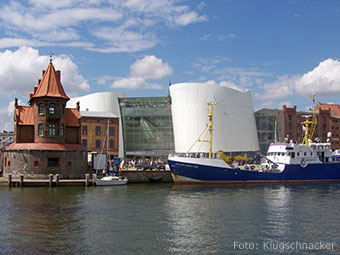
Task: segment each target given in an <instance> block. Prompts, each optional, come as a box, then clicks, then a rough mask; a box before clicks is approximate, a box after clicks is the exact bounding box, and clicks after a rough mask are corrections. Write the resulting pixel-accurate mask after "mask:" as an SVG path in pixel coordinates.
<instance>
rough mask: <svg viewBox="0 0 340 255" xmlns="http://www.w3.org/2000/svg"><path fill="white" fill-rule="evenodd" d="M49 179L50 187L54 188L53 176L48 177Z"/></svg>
mask: <svg viewBox="0 0 340 255" xmlns="http://www.w3.org/2000/svg"><path fill="white" fill-rule="evenodd" d="M48 179H49V181H50V182H49V185H50V186H52V185H53V174H49V175H48Z"/></svg>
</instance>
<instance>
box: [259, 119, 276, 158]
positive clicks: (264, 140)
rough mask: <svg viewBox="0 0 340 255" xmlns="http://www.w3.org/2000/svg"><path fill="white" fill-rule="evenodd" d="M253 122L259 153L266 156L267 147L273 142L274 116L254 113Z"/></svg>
mask: <svg viewBox="0 0 340 255" xmlns="http://www.w3.org/2000/svg"><path fill="white" fill-rule="evenodd" d="M255 120H256V127H257V134H258V139H259V146H260V153H261V154H263V155H266V154H267V150H268V148H269V145H270V144H271V143H273V142H275V122H276V116H274V115H267V114H261V113H255Z"/></svg>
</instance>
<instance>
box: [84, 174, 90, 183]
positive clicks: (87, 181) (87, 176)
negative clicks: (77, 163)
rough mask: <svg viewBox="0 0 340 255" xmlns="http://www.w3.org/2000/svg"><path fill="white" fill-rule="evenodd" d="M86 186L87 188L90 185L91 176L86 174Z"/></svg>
mask: <svg viewBox="0 0 340 255" xmlns="http://www.w3.org/2000/svg"><path fill="white" fill-rule="evenodd" d="M85 185H86V186H89V185H90V174H85Z"/></svg>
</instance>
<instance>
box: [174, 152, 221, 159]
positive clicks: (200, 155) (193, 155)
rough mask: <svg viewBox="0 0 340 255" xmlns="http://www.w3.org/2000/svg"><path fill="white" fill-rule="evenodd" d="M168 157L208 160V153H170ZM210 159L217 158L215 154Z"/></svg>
mask: <svg viewBox="0 0 340 255" xmlns="http://www.w3.org/2000/svg"><path fill="white" fill-rule="evenodd" d="M169 157H181V158H209V152H199V153H198V154H197V153H196V152H188V153H186V152H176V151H170V152H169ZM211 158H217V153H216V152H215V153H212V154H211Z"/></svg>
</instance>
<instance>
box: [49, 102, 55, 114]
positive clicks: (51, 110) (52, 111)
mask: <svg viewBox="0 0 340 255" xmlns="http://www.w3.org/2000/svg"><path fill="white" fill-rule="evenodd" d="M48 111H49V113H50V115H54V114H55V104H54V103H51V104H50V107H49V108H48Z"/></svg>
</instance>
